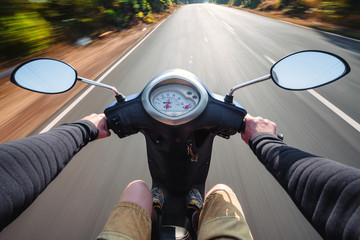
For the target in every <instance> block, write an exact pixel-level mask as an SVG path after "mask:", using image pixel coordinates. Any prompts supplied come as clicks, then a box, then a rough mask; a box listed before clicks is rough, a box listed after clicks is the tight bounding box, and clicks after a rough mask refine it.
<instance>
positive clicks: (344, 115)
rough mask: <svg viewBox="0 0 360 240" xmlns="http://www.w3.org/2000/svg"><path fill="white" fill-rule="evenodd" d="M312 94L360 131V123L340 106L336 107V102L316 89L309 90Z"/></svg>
mask: <svg viewBox="0 0 360 240" xmlns="http://www.w3.org/2000/svg"><path fill="white" fill-rule="evenodd" d="M307 91H308V92H309V93H310V94H311V95H313V96H314V97H315V98H317V99H318V100H319V101H320V102H322V103H323V104H324V105H325V106H327V107H328V108H330V109H331V110H332V111H333V112H334V113H336V114H337V115H338V116H339V117H341V118H342V119H343V120H344V121H345V122H347V123H348V124H350V125H351V126H352V127H353V128H355V129H356V130H358V132H360V124H359V123H358V122H356V121H355V120H354V119H352V118H351V117H349V115H347V114H346V113H344V112H343V111H341V110H340V109H339V108H338V107H336V106H335V105H334V104H332V103H331V102H329V101H328V100H327V99H326V98H324V97H323V96H321V95H320V94H319V93H317V92H316V91H315V90H314V89H310V90H307Z"/></svg>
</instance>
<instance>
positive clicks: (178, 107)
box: [150, 84, 199, 117]
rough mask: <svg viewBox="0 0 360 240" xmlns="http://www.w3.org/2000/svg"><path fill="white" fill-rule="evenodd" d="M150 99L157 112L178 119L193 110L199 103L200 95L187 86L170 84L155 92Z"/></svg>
mask: <svg viewBox="0 0 360 240" xmlns="http://www.w3.org/2000/svg"><path fill="white" fill-rule="evenodd" d="M150 99H151V104H152V105H153V107H154V108H155V109H156V110H157V111H159V112H161V113H163V114H166V115H168V116H171V117H176V116H181V115H183V114H185V113H188V112H190V111H191V110H193V109H194V108H195V107H196V106H197V104H198V103H199V94H198V93H197V92H196V91H195V90H194V89H193V88H191V87H189V86H186V85H182V84H168V85H164V86H161V87H159V88H157V89H156V90H154V91H153V92H152V93H151V96H150Z"/></svg>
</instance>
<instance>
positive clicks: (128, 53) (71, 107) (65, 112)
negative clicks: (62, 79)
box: [40, 18, 167, 133]
mask: <svg viewBox="0 0 360 240" xmlns="http://www.w3.org/2000/svg"><path fill="white" fill-rule="evenodd" d="M166 19H167V18H166ZM166 19H164V20H163V21H162V22H161V23H160V24H159V25H157V26H156V27H155V28H154V29H153V30H152V31H151V32H150V33H149V34H148V35H146V36H145V37H144V38H143V39H142V40H141V41H140V42H138V43H137V44H136V45H135V46H134V47H133V48H132V49H131V50H130V51H128V52H127V53H126V54H125V55H124V56H123V57H121V58H120V60H118V61H117V62H115V64H113V65H112V67H110V68H109V69H108V70H107V71H106V72H105V73H104V74H102V76H101V77H100V78H99V79H98V80H97V81H96V82H102V81H103V80H104V79H105V77H107V76H108V75H109V74H110V73H111V72H112V71H113V70H114V69H115V68H116V67H117V66H119V64H120V63H122V62H123V61H124V60H125V59H126V58H127V57H128V56H129V55H130V54H131V53H132V52H133V51H134V50H135V49H136V48H137V47H139V46H140V45H141V44H142V43H143V42H144V41H145V40H146V39H147V38H148V37H149V36H150V35H151V34H152V33H153V32H154V31H155V30H156V29H157V28H158V27H160V25H161V24H163V22H165V20H166ZM94 87H95V86H90V87H89V88H88V89H87V90H86V91H85V92H84V93H83V94H81V95H80V96H79V97H78V98H77V99H76V100H75V101H74V102H72V104H70V105H69V106H68V107H67V108H66V109H65V110H64V111H63V112H61V113H60V114H59V115H58V116H57V117H56V118H55V119H54V120H53V121H52V122H50V123H49V124H48V125H47V126H46V127H45V128H44V129H43V130H41V131H40V133H44V132H47V131H49V130H50V129H51V128H53V127H54V126H55V125H56V124H57V123H58V122H59V121H60V120H61V119H62V118H63V117H64V116H65V115H66V114H68V113H69V112H70V111H71V110H72V109H73V108H74V107H75V106H76V105H77V104H78V103H79V102H80V101H81V100H82V99H83V98H85V97H86V95H88V94H89V93H90V92H91V90H93V89H94Z"/></svg>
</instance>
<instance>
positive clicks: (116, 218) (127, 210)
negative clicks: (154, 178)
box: [97, 180, 152, 240]
mask: <svg viewBox="0 0 360 240" xmlns="http://www.w3.org/2000/svg"><path fill="white" fill-rule="evenodd" d="M151 214H152V195H151V192H150V190H149V188H148V187H147V186H146V184H145V182H144V181H141V180H137V181H134V182H131V183H130V184H129V185H128V186H127V187H126V189H125V190H124V192H123V193H122V195H121V197H120V201H119V202H118V204H117V205H115V208H114V210H113V211H112V212H111V215H110V218H109V219H108V221H107V223H106V225H105V227H104V229H103V231H102V232H101V234H100V235H99V237H98V238H97V239H98V240H101V239H150V238H151V218H150V216H151Z"/></svg>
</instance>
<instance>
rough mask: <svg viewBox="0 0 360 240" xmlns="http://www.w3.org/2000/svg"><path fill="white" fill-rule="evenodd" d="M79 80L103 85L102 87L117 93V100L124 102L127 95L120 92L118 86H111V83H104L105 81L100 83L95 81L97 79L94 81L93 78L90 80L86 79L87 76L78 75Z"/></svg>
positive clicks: (98, 85) (99, 85)
mask: <svg viewBox="0 0 360 240" xmlns="http://www.w3.org/2000/svg"><path fill="white" fill-rule="evenodd" d="M77 80H79V81H81V82H84V83H87V84H91V85H94V86H97V87H102V88H105V89H107V90H110V91H112V92H114V93H115V95H116V96H115V97H116V99H117V102H122V101H124V100H125V96H124V95H123V94H122V93H120V92H119V91H118V90H117V89H116V88H114V87H112V86H109V85H106V84H103V83H98V82H95V81H92V80H89V79H86V78H82V77H78V78H77Z"/></svg>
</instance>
